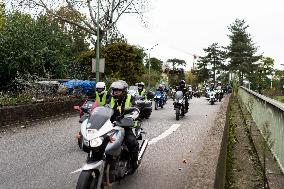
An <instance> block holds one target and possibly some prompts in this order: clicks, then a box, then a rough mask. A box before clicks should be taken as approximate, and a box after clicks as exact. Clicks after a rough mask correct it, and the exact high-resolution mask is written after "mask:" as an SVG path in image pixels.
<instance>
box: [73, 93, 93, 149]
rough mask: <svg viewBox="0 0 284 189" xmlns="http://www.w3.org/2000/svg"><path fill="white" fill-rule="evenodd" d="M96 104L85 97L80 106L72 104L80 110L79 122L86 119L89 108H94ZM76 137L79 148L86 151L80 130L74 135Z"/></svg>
mask: <svg viewBox="0 0 284 189" xmlns="http://www.w3.org/2000/svg"><path fill="white" fill-rule="evenodd" d="M97 106H98V104H97V103H96V101H95V100H94V99H87V100H86V101H85V102H84V103H83V105H82V106H74V109H75V110H78V111H79V112H80V113H79V115H80V119H79V123H83V122H84V121H85V120H86V119H88V118H89V114H90V111H91V109H93V108H96V107H97ZM76 138H77V140H78V146H79V148H80V149H82V150H83V151H88V148H87V147H86V144H85V143H84V139H83V136H82V133H81V132H79V133H78V134H77V135H76Z"/></svg>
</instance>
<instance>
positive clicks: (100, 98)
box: [96, 92, 107, 106]
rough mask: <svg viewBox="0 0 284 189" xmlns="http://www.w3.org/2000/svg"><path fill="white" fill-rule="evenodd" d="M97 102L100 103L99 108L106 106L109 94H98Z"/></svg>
mask: <svg viewBox="0 0 284 189" xmlns="http://www.w3.org/2000/svg"><path fill="white" fill-rule="evenodd" d="M96 101H97V102H98V103H99V106H104V105H105V104H106V101H107V92H104V93H103V94H99V93H98V92H96Z"/></svg>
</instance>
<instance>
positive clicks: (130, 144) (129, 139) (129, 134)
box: [124, 129, 139, 161]
mask: <svg viewBox="0 0 284 189" xmlns="http://www.w3.org/2000/svg"><path fill="white" fill-rule="evenodd" d="M124 142H125V144H126V146H127V148H128V150H129V152H130V155H131V158H132V160H133V161H137V160H138V152H139V143H138V141H137V140H136V136H135V135H134V133H133V131H132V129H125V136H124Z"/></svg>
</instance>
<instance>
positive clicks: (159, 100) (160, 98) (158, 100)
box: [154, 91, 165, 110]
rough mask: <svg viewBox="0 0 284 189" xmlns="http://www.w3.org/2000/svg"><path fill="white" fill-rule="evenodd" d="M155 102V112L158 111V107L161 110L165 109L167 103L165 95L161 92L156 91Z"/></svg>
mask: <svg viewBox="0 0 284 189" xmlns="http://www.w3.org/2000/svg"><path fill="white" fill-rule="evenodd" d="M154 101H155V110H157V109H158V107H161V108H163V107H164V103H165V101H164V95H163V94H162V93H161V92H160V91H156V94H155V97H154Z"/></svg>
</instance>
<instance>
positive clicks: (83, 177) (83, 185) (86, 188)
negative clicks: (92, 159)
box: [76, 170, 103, 189]
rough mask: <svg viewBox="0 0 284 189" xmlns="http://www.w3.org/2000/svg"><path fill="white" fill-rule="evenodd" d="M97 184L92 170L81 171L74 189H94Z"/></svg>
mask: <svg viewBox="0 0 284 189" xmlns="http://www.w3.org/2000/svg"><path fill="white" fill-rule="evenodd" d="M97 183H98V179H97V177H96V176H95V177H94V176H93V170H88V171H82V172H81V174H80V176H79V179H78V181H77V186H76V189H92V188H94V189H96V188H97ZM102 187H103V185H102Z"/></svg>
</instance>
